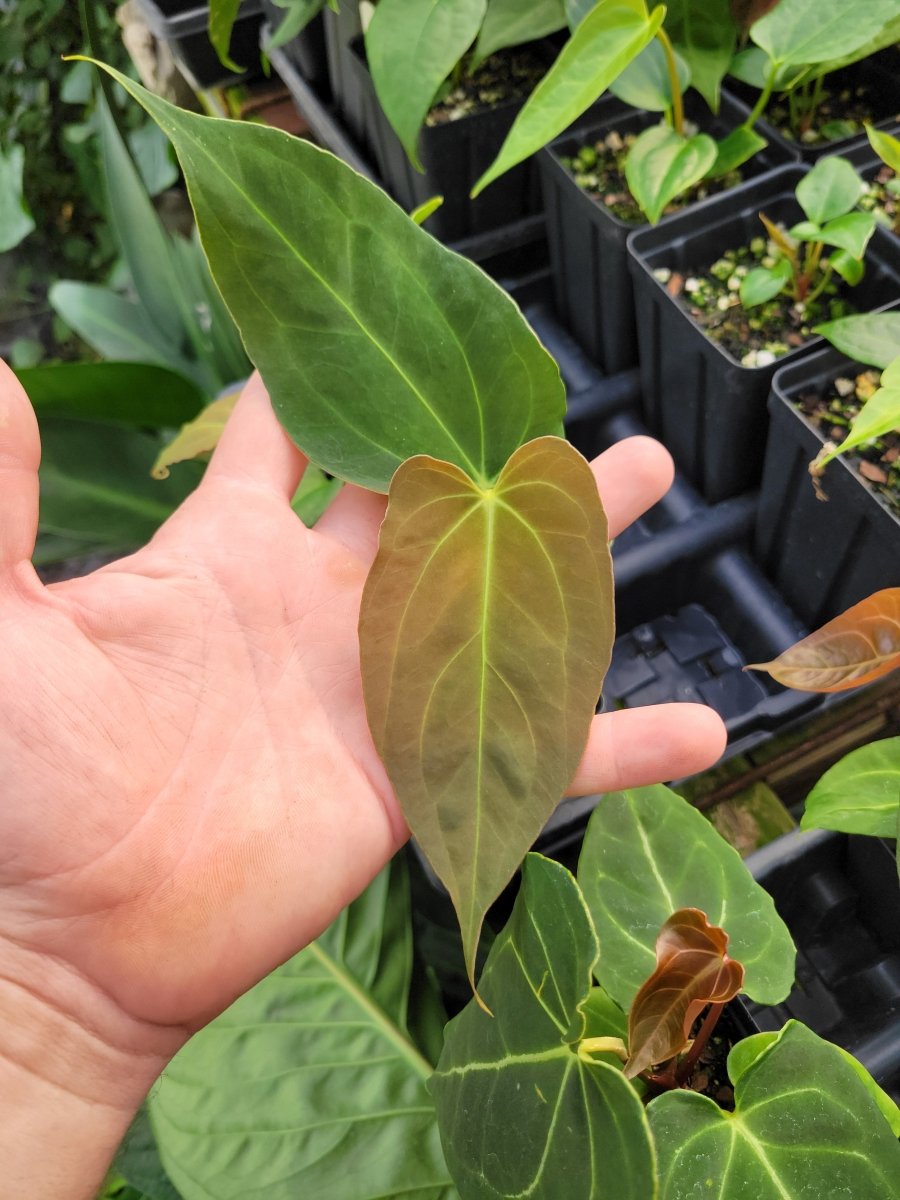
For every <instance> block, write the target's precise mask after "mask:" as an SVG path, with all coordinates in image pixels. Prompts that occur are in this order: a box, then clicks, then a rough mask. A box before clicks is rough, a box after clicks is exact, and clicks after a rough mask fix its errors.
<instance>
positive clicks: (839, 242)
mask: <svg viewBox="0 0 900 1200" xmlns="http://www.w3.org/2000/svg"><path fill="white" fill-rule="evenodd" d="M875 225H876V222H875V218H874V216H873V215H872V214H871V213H861V212H852V213H845V214H844V216H842V217H835V218H834V220H833V221H828V222H827V223H826V224H825V225H823V226H822V228H821V230H820V232H819V240H820V241H822V242H824V243H825V245H826V246H837V247H838V248H839V249H841V250H846V251H847V253H848V254H849V255H850V256H851V258H862V257H863V255H864V254H865V252H866V246H868V244H869V240H870V238H871V237H872V234H873V233H874V232H875Z"/></svg>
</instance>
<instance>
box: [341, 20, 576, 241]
mask: <svg viewBox="0 0 900 1200" xmlns="http://www.w3.org/2000/svg"><path fill="white" fill-rule="evenodd" d="M533 44H534V45H535V47H536V48H537V51H538V53H539V54H540V55H542V56H543V55H546V59H547V66H548V67H549V66H550V64H551V62H552V60H553V50H552V48H551V47H550V45H549V44H548V43H533ZM351 50H352V66H353V71H354V72H355V75H356V82H357V85H358V86H359V88H360V90H361V91H363V92H364V94H365V97H366V101H365V108H366V112H367V115H368V120H367V124H366V129H365V134H364V141H365V143H366V145H368V146H369V147H371V150H372V154H373V156H374V158H375V162H376V164H377V166H378V170H379V174H380V175H381V179H382V182H383V184H384V186H385V187H386V188H387V190H388V191H389V192H390V193H391V195H392V196H393V197H394V199H395V200H396V201H397V203H398V204H400V205H401V207H403V208H405V209H406V210H407V212H409V211H411V210H412V209H414V208H415V207H416V206H417V205H419V204H421V203H423V201H425V200H428V199H430V198H431V197H432V196H436V195H441V196H443V197H444V202H443V204H442V205H441V207H440V208H439V209H437V211H436V212H435V213H434V214H433V216H431V217H429V218H428V224H427V229H428V230H429V232H430V233H433V234H434V236H435V237H438V238H440V239H441V240H442V241H458V240H459V239H461V238H466V237H470V236H472V235H473V234H479V233H485V232H487V231H488V230H491V229H496V228H498V227H499V226H501V225H507V224H509V223H511V222H513V221H516V220H518V219H519V218H522V217H526V216H528V215H529V214H531V213H536V212H539V211H540V204H541V194H540V183H539V181H538V178H537V169H536V167H535V164H534V160H533V159H529V160H527V161H526V162H523V163H520V164H519V165H518V166H517V167H513V169H512V170H511V171H507V173H506V174H505V175H502V176H501V177H500V178H499V179H498V180H496V182H494V183H492V184H491V185H490V187H488V188H486V189H485V191H484V192H482V194H481V195H480V196H479V197H478V198H477V199H476V200H470V199H469V191H470V189H471V188H472V186H473V185H474V183H475V182H476V180H477V179H478V178H479V176H480V175H481V174H482V173H483V172H484V171H485V170H487V168H488V167H489V166H490V164H491V162H492V161H493V159H494V157H495V156H496V154H497V151H498V150H499V149H500V146H501V145H502V143H503V139H504V138H505V137H506V134H507V133H508V132H509V129H510V126H511V125H512V123H513V121H514V120H515V119H516V117H517V116H518V114H519V111H520V109H521V108H522V105H523V103H524V100H510V101H507V102H506V103H503V104H499V105H498V106H497V107H496V108H492V109H486V110H482V111H480V112H475V113H472V114H471V115H470V116H466V117H462V118H460V119H459V120H457V121H446V122H444V123H442V124H439V125H431V126H429V125H426V126H424V127H423V128H422V130H421V132H420V134H419V143H418V149H419V158H420V161H421V163H422V166H423V167H424V168H425V172H424V174H423V173H422V172H420V171H417V170H416V169H415V167H414V166H413V165H412V163H411V162H410V161H409V159H408V158H407V155H406V151H405V150H404V149H403V146H402V144H401V142H400V139H399V138H398V137H397V135H396V133H394V130H393V129H392V128H391V125H390V123H389V122H388V119H387V117H386V116H385V115H384V112H383V111H382V108H381V105H380V104H379V102H378V97H377V95H376V93H375V85H374V84H373V82H372V77H371V75H370V74H369V68H368V66H367V65H366V60H365V47H364V45H363V41H362V39H361V38H358V39H356V40H354V42H353V43H352V45H351Z"/></svg>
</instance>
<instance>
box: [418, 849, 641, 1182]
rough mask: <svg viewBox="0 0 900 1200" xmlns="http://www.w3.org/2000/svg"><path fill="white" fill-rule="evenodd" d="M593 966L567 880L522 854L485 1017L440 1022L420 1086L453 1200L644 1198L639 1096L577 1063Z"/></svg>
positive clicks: (474, 1009)
mask: <svg viewBox="0 0 900 1200" xmlns="http://www.w3.org/2000/svg"><path fill="white" fill-rule="evenodd" d="M596 957H597V939H596V936H595V935H594V931H593V929H592V927H591V920H590V916H589V915H588V913H587V910H586V908H585V905H584V901H583V899H582V897H581V895H580V893H579V891H578V887H577V885H576V884H575V881H574V879H573V878H572V876H571V875H570V874H569V872H568V871H566V869H565V868H564V867H562V866H560V865H559V864H558V863H555V862H552V861H550V860H549V859H545V858H541V857H540V856H539V855H535V854H529V856H528V858H527V859H526V860H525V867H524V870H523V874H522V887H521V890H520V892H519V895H518V897H517V899H516V904H515V907H514V909H513V914H512V916H511V918H510V920H509V922H508V924H507V925H506V927H505V929H504V930H503V932H502V933H501V934H500V935H499V936H498V938H497V940H496V941H495V943H494V945H493V947H492V949H491V953H490V955H489V957H488V961H487V965H486V967H485V970H484V973H483V975H482V980H481V988H482V993H483V996H484V999H485V1001H486V1002H487V1003H488V1004H489V1005H490V1007H491V1010H492V1011H493V1014H494V1015H493V1016H489V1015H488V1014H487V1013H485V1012H484V1011H483V1010H482V1009H481V1008H479V1007H478V1005H477V1004H476V1002H475V1001H474V1000H473V1001H471V1002H470V1003H469V1005H468V1006H467V1007H466V1008H465V1009H464V1010H463V1011H462V1013H460V1015H459V1016H458V1017H456V1018H455V1019H454V1020H453V1021H451V1022H450V1024H449V1025H448V1027H447V1034H446V1041H445V1045H444V1052H443V1054H442V1055H441V1059H440V1062H439V1063H438V1067H437V1071H436V1072H435V1075H434V1077H433V1079H432V1082H431V1090H432V1093H433V1095H434V1098H435V1104H436V1107H437V1112H438V1120H439V1122H440V1127H441V1140H442V1143H443V1146H444V1152H445V1154H446V1157H447V1163H448V1165H449V1167H450V1171H451V1174H452V1175H453V1178H454V1180H455V1181H456V1184H457V1187H458V1188H459V1191H460V1195H461V1196H462V1197H463V1200H500V1198H501V1197H502V1198H507V1197H510V1198H511V1197H526V1196H527V1197H529V1198H533V1200H561V1198H562V1197H565V1200H652V1197H653V1196H654V1194H655V1190H656V1189H655V1183H654V1178H653V1150H652V1147H651V1144H650V1141H649V1137H648V1132H647V1125H646V1116H645V1114H644V1110H643V1108H642V1105H641V1102H640V1100H639V1099H638V1096H637V1093H636V1092H635V1091H634V1089H633V1088H632V1087H631V1085H630V1084H629V1083H628V1082H627V1081H626V1080H625V1078H624V1077H623V1075H622V1073H621V1071H620V1070H617V1069H616V1068H615V1067H613V1066H610V1065H608V1064H607V1063H605V1062H603V1063H601V1062H593V1061H590V1060H588V1059H586V1058H582V1057H579V1055H578V1042H579V1040H580V1039H581V1038H582V1037H583V1036H584V1034H585V1032H586V1022H585V1016H584V1012H583V1009H584V1005H585V1003H586V1001H587V998H588V995H589V993H590V990H591V970H592V967H593V965H594V961H595V959H596ZM594 1032H596V1026H595V1030H594ZM610 1032H611V1033H615V1032H616V1030H615V1029H611V1030H610Z"/></svg>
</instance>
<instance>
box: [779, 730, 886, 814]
mask: <svg viewBox="0 0 900 1200" xmlns="http://www.w3.org/2000/svg"><path fill="white" fill-rule="evenodd" d="M898 810H900V737H894V738H883V739H882V740H881V741H878V742H871V743H870V744H869V745H868V746H860V748H859V749H858V750H854V751H852V752H851V753H850V754H846V755H845V756H844V757H843V758H842V759H841V760H840V762H837V763H835V764H834V766H833V767H831V768H829V770H827V771H826V772H825V774H824V775H823V776H822V778H821V779H820V780H819V782H818V783H817V784H816V786H815V787H814V788H813V790H812V791H811V792H810V793H809V795H808V796H807V797H806V809H805V811H804V813H803V820H802V821H801V822H800V828H801V829H837V830H839V831H840V832H841V833H867V834H870V835H872V836H873V837H884V838H891V837H894V836H895V835H896V832H897V816H898Z"/></svg>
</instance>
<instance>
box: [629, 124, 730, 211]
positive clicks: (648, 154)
mask: <svg viewBox="0 0 900 1200" xmlns="http://www.w3.org/2000/svg"><path fill="white" fill-rule="evenodd" d="M716 154H717V148H716V143H715V141H714V140H713V139H712V138H711V137H709V136H708V135H707V134H705V133H698V134H695V135H694V137H690V138H686V137H682V136H681V135H680V134H677V133H676V132H675V130H674V129H670V128H669V126H668V125H654V126H653V127H652V128H651V129H645V130H644V132H643V133H642V134H640V135H639V137H638V138H637V139H636V141H635V142H634V145H633V146H632V147H631V150H630V151H629V152H628V158H627V160H626V163H625V178H626V180H627V181H628V186H629V188H630V189H631V194H632V196H634V198H635V200H636V201H637V202H638V204H639V205H640V206H641V209H642V210H643V211H644V212H645V213H646V214H647V218H648V220H649V221H650V223H651V224H653V225H655V224H656V222H657V221H658V220H659V218H660V217H661V216H662V214H663V212H664V210H665V208H666V205H667V204H669V203H670V202H671V201H672V200H674V199H675V197H676V196H680V195H681V193H682V192H685V191H687V189H688V188H689V187H690V186H691V185H692V184H694V183H697V182H699V180H701V179H702V178H703V177H704V175H706V173H707V172H708V171H709V169H710V168H711V167H712V165H713V163H714V162H715V161H716Z"/></svg>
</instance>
